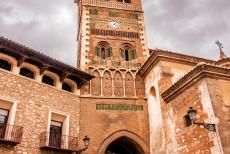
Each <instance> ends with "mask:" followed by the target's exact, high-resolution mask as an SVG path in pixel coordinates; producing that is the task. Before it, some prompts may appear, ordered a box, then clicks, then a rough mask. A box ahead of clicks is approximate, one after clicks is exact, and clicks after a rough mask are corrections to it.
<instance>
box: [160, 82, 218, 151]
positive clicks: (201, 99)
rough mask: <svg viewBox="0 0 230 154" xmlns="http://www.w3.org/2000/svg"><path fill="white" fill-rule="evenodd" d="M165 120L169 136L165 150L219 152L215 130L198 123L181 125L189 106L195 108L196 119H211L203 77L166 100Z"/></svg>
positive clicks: (208, 99) (208, 96)
mask: <svg viewBox="0 0 230 154" xmlns="http://www.w3.org/2000/svg"><path fill="white" fill-rule="evenodd" d="M167 106H168V111H167V112H168V118H167V119H164V120H166V123H167V125H168V128H169V129H168V130H166V131H167V132H168V133H166V134H168V135H169V136H170V139H171V140H170V142H168V143H167V145H166V146H167V150H168V151H167V153H178V154H185V153H188V154H189V153H213V154H218V153H222V150H221V143H220V140H219V134H218V130H217V131H216V132H214V131H209V130H208V129H206V128H204V127H203V126H201V125H197V124H192V125H191V126H186V125H185V119H184V116H185V115H186V114H187V111H188V109H189V107H193V108H194V109H196V110H197V116H196V122H198V123H212V124H213V123H215V122H216V121H215V119H216V116H215V114H214V112H213V109H212V102H211V100H210V95H209V91H208V89H207V84H206V81H205V80H201V81H200V82H198V83H195V84H193V85H192V86H190V87H189V88H187V89H186V90H185V91H184V92H182V93H181V94H180V95H178V96H176V97H175V98H173V99H172V100H171V101H169V102H168V104H167Z"/></svg>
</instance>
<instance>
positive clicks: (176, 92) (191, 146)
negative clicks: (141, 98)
mask: <svg viewBox="0 0 230 154" xmlns="http://www.w3.org/2000/svg"><path fill="white" fill-rule="evenodd" d="M151 52H152V54H151V56H150V58H149V59H148V60H147V61H146V63H145V64H144V65H143V66H142V68H141V69H140V70H139V73H140V74H141V75H142V76H143V77H144V79H145V85H146V95H147V98H148V109H149V122H150V151H151V153H173V154H174V153H178V154H182V153H183V154H184V153H189V154H190V153H213V154H214V153H215V154H217V153H221V154H222V153H229V152H230V151H229V143H230V142H229V137H230V134H229V130H227V128H228V127H229V118H228V117H229V109H230V108H229V104H228V103H229V101H230V99H229V92H228V91H229V88H230V86H229V84H230V82H229V73H230V71H229V58H227V57H225V58H223V59H220V60H219V61H213V60H208V59H202V58H198V57H194V56H188V55H182V54H177V53H172V52H168V51H163V50H158V49H156V50H151ZM221 52H222V51H221ZM191 108H192V109H193V110H195V112H196V116H195V119H194V120H192V119H190V118H189V117H188V115H189V114H188V113H189V109H191Z"/></svg>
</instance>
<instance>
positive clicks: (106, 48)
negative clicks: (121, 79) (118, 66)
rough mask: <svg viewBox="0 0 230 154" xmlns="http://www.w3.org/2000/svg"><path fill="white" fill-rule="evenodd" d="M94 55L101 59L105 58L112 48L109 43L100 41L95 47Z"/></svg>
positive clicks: (108, 55)
mask: <svg viewBox="0 0 230 154" xmlns="http://www.w3.org/2000/svg"><path fill="white" fill-rule="evenodd" d="M95 55H96V56H97V57H99V58H101V59H107V58H109V57H111V56H112V48H111V47H110V45H109V43H107V42H105V41H101V42H99V43H98V44H97V46H96V48H95Z"/></svg>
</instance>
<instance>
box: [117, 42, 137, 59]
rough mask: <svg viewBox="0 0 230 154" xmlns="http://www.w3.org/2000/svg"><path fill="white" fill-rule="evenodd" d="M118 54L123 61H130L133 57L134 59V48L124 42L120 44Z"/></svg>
mask: <svg viewBox="0 0 230 154" xmlns="http://www.w3.org/2000/svg"><path fill="white" fill-rule="evenodd" d="M120 54H121V57H122V58H123V59H124V60H125V61H131V60H133V59H136V57H137V56H136V50H135V49H134V48H133V46H132V45H130V44H128V43H125V44H123V45H122V48H120Z"/></svg>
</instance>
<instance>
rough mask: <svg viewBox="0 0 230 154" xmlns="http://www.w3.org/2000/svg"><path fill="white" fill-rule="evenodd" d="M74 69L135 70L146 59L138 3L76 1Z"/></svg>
mask: <svg viewBox="0 0 230 154" xmlns="http://www.w3.org/2000/svg"><path fill="white" fill-rule="evenodd" d="M76 3H77V5H78V35H77V40H78V53H77V58H78V61H77V67H78V68H80V69H81V70H84V71H88V72H90V70H91V69H95V68H111V69H114V68H116V69H117V68H122V69H133V70H135V69H138V68H139V67H140V66H141V64H143V62H144V61H145V60H146V59H147V58H148V56H149V51H148V46H147V41H146V33H145V25H144V15H143V10H142V4H141V0H76Z"/></svg>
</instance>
